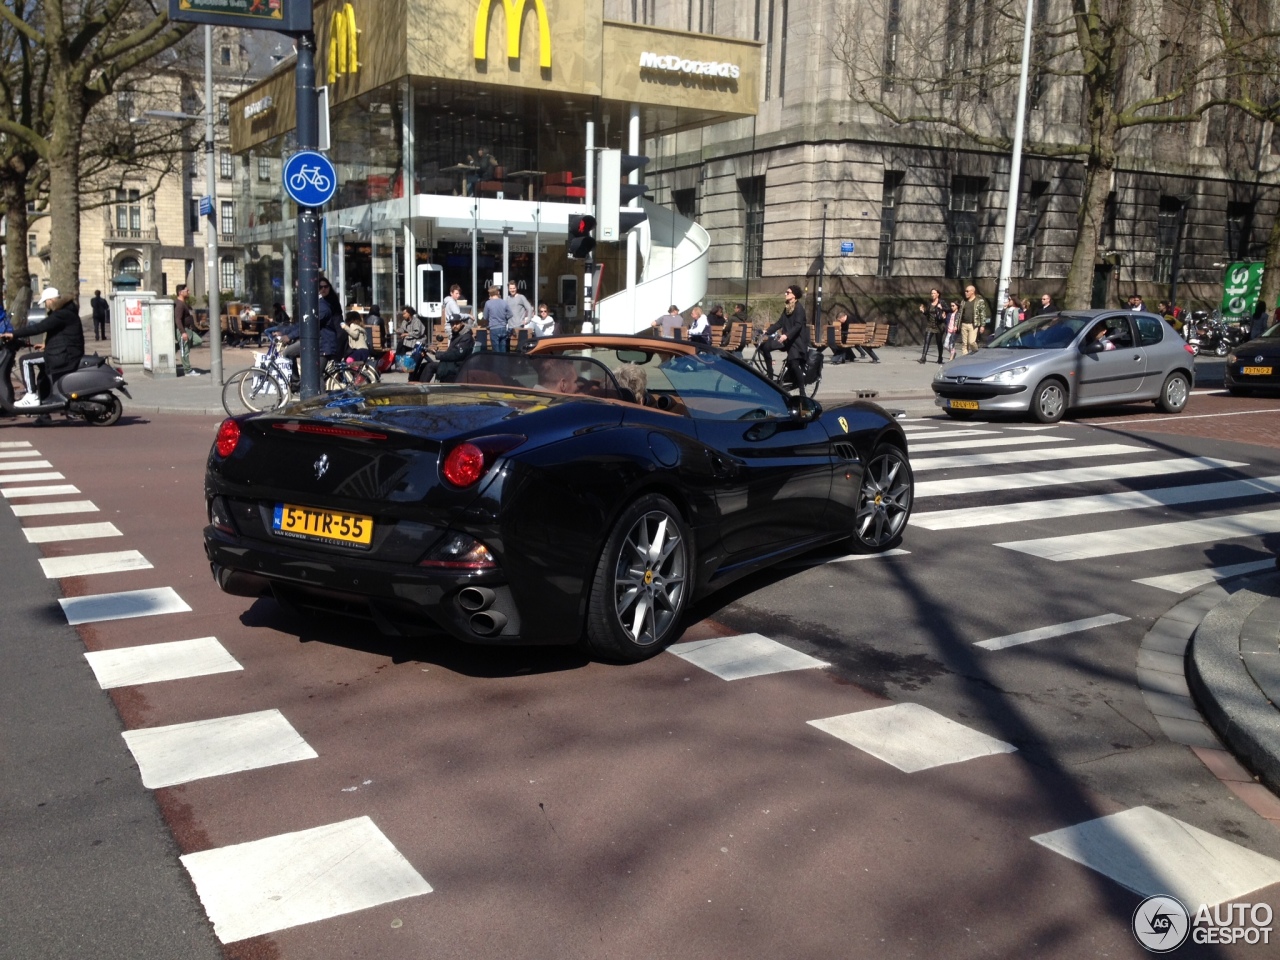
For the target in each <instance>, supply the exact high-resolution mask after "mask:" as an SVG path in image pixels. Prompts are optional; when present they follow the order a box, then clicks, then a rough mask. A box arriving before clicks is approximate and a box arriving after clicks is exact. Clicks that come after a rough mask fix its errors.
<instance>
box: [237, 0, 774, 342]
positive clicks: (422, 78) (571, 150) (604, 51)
mask: <svg viewBox="0 0 1280 960" xmlns="http://www.w3.org/2000/svg"><path fill="white" fill-rule="evenodd" d="M615 5H616V4H615ZM605 13H606V0H350V2H349V3H346V2H339V0H322V2H318V3H316V5H315V24H316V37H317V52H316V74H317V86H320V85H327V87H328V101H329V111H328V115H329V144H330V145H329V149H328V151H327V155H328V157H329V159H330V160H331V161H333V163H334V165H335V167H336V169H337V173H338V186H337V193H336V195H335V197H334V199H333V200H332V201H331V202H330V203H329V205H328V206H327V207H326V209H325V232H326V241H325V248H326V254H325V256H326V262H325V267H326V271H327V273H328V274H329V275H330V276H331V277H332V278H334V279H335V280H341V282H342V284H343V287H344V289H345V300H346V302H348V303H351V302H356V303H363V304H368V303H377V304H379V305H380V306H381V308H382V314H383V316H384V317H387V316H389V315H390V313H391V309H389V308H398V306H399V305H400V304H403V303H412V304H413V305H414V306H415V307H416V308H418V309H419V310H420V311H422V312H423V313H424V314H425V315H426V316H433V315H434V316H435V317H438V316H439V314H440V311H439V306H438V304H439V301H440V299H441V297H442V295H443V292H446V291H447V290H448V288H449V286H450V285H451V284H453V283H458V284H459V285H461V287H462V290H463V295H464V297H465V298H466V299H469V300H471V301H473V302H475V301H482V300H483V299H484V292H483V291H484V288H485V287H486V286H488V284H489V283H491V282H493V281H494V279H495V278H499V277H502V276H505V277H506V278H508V279H510V280H514V281H516V282H517V284H518V285H519V286H520V288H521V290H522V291H523V292H524V293H525V294H526V295H527V296H528V297H529V299H530V300H531V301H533V302H534V303H537V302H538V300H545V301H547V302H549V303H550V304H551V306H552V308H553V310H554V311H556V312H557V316H559V317H560V318H561V319H569V320H572V319H573V318H574V317H578V316H581V313H580V311H581V308H582V300H581V298H582V286H581V280H582V264H581V263H580V262H578V261H574V260H570V259H568V257H567V255H566V239H567V233H568V225H569V220H570V218H571V217H572V216H574V215H575V214H581V213H582V212H584V210H583V206H582V205H583V204H584V203H585V194H586V191H585V188H584V185H583V179H582V178H583V174H584V172H585V165H586V161H585V154H586V146H587V144H586V128H587V123H588V121H592V122H594V136H595V146H596V147H610V148H620V149H622V150H623V152H624V153H643V152H644V147H643V144H645V143H646V142H650V143H652V142H655V141H656V140H658V139H659V138H665V139H668V140H670V139H671V138H670V137H669V136H668V135H672V134H675V135H679V134H681V133H683V132H685V131H692V130H697V129H699V128H702V127H706V126H710V125H713V124H719V123H723V122H725V121H727V120H737V119H742V118H747V117H751V116H753V115H754V113H755V110H756V105H757V83H756V74H757V73H758V64H759V59H760V58H759V49H760V44H758V43H756V42H754V41H750V40H741V39H730V38H724V37H716V36H708V35H705V34H698V33H692V32H686V31H679V30H670V29H664V28H660V27H655V26H650V25H645V24H637V23H629V22H621V21H615V20H610V19H606V17H605ZM294 104H295V76H294V67H293V61H292V60H289V61H286V62H285V63H283V64H282V65H281V66H280V67H279V68H277V70H276V71H275V72H273V73H272V74H271V75H270V76H268V77H267V78H266V79H265V80H263V81H262V82H260V83H259V84H257V85H256V86H254V87H252V88H250V89H249V90H247V91H246V92H244V93H243V94H242V95H240V96H239V97H237V98H236V99H235V100H234V101H233V102H232V104H231V107H230V115H231V117H230V119H231V139H232V145H233V150H234V151H235V152H236V153H237V154H240V155H242V157H243V158H244V161H245V167H246V169H249V170H251V171H252V170H256V171H258V174H257V178H256V179H259V180H261V181H262V182H261V183H253V184H251V186H250V187H246V188H244V189H242V190H239V191H238V192H239V193H240V196H238V197H237V198H236V202H237V203H238V204H239V209H238V211H237V220H236V223H237V227H238V230H237V235H238V240H239V241H240V242H241V243H243V244H244V246H245V247H246V249H247V250H248V251H249V263H248V265H247V270H246V276H245V281H246V284H245V286H246V288H247V291H248V293H249V296H250V297H251V298H252V299H253V300H255V301H261V302H264V303H269V302H271V301H273V300H283V301H285V302H287V303H289V304H290V305H291V306H292V305H295V304H294V303H293V301H294V297H293V295H292V290H293V287H294V283H293V276H292V274H293V270H294V263H295V257H296V253H295V249H294V246H295V235H296V226H295V223H296V214H297V211H296V209H295V207H294V205H293V203H292V201H291V200H289V199H288V196H287V194H286V193H285V191H284V189H283V186H282V185H281V184H280V183H279V169H280V164H279V163H278V160H279V158H282V157H287V156H288V155H289V154H290V153H292V152H293V151H294V150H295V149H296V139H295V134H294V126H295V116H294ZM322 124H323V118H322ZM481 151H484V152H485V153H487V154H489V155H490V156H491V157H492V161H486V160H484V159H483V155H482V153H481ZM250 179H251V180H253V179H255V178H253V177H251V178H250ZM271 180H274V181H275V182H274V183H271V182H270V181H271ZM651 209H653V210H654V211H655V214H656V212H657V210H658V208H651ZM645 230H648V227H647V226H646V228H645ZM690 231H695V232H699V233H702V232H701V231H700V228H696V227H693V226H690V225H688V224H687V223H686V221H683V220H680V221H678V222H677V219H676V218H675V217H674V214H673V215H672V222H671V223H670V224H665V225H662V224H659V225H657V226H655V227H654V229H653V231H652V232H653V242H654V244H655V245H658V246H655V247H654V248H653V250H650V249H649V248H648V247H644V246H639V244H637V242H636V241H632V247H633V249H632V251H631V254H630V256H629V255H628V244H627V242H625V240H626V238H624V242H620V243H618V244H607V243H601V244H599V245H598V247H597V259H598V260H601V261H602V262H603V263H604V265H605V268H604V275H603V281H602V287H603V294H604V295H605V296H608V295H609V294H610V293H619V292H621V291H623V290H624V289H625V288H626V287H628V286H629V285H635V284H637V283H639V282H640V279H641V278H642V277H647V280H648V281H649V285H650V287H651V288H652V289H651V290H650V296H649V299H651V300H653V301H654V302H655V303H656V302H657V300H658V299H661V301H662V307H661V308H660V309H658V310H656V311H655V312H654V313H652V315H649V316H646V318H645V319H646V323H647V321H648V320H650V319H652V318H653V317H656V316H657V314H658V313H660V312H663V310H664V309H665V305H666V304H667V303H669V302H671V301H672V300H678V299H679V296H677V295H676V294H677V293H678V292H679V291H676V290H675V287H677V286H679V285H680V284H684V285H685V286H687V287H689V289H688V290H685V291H684V293H683V296H684V297H685V298H686V299H687V298H688V297H689V296H692V295H694V294H695V293H696V296H694V299H693V300H691V301H690V302H689V303H684V304H682V307H687V306H689V305H691V303H692V302H696V301H697V299H700V298H701V295H702V292H703V291H704V290H705V286H706V262H705V261H706V244H705V243H703V244H702V249H701V251H698V250H697V249H696V248H697V244H696V243H695V244H693V245H692V246H691V245H690V244H689V243H687V242H686V241H687V240H688V234H689V233H690ZM637 232H643V231H633V232H632V233H633V234H635V233H637ZM702 236H703V237H705V233H702ZM647 238H648V235H647V233H646V234H645V237H644V239H645V241H646V242H647ZM662 245H665V247H666V249H659V247H660V246H662ZM638 246H639V252H637V250H636V249H635V248H636V247H638ZM690 249H691V250H692V251H693V253H692V255H690V254H689V253H688V252H687V251H688V250H690ZM681 251H685V252H681ZM699 254H700V256H701V258H702V260H701V265H700V266H699V265H698V264H696V263H682V262H681V258H682V257H686V258H687V259H690V260H693V259H696V258H697V255H699ZM650 259H652V263H650V262H649V261H650ZM650 268H652V269H650ZM699 271H700V274H701V280H700V282H701V285H702V289H701V290H697V289H696V287H697V286H698V283H699V279H698V277H697V276H696V274H698V273H699ZM659 273H663V275H666V274H671V277H670V278H669V282H668V289H665V290H664V289H661V288H662V283H661V282H659V281H658V279H657V275H658V274H659ZM677 274H678V275H679V279H678V280H677V278H676V275H677ZM690 274H693V275H695V276H693V279H692V280H690V279H689V276H690ZM629 278H630V283H628V279H629ZM648 309H649V307H648V306H642V305H641V303H640V301H638V300H637V301H628V311H629V312H632V311H636V312H643V311H647V310H648Z"/></svg>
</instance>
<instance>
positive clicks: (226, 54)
mask: <svg viewBox="0 0 1280 960" xmlns="http://www.w3.org/2000/svg"><path fill="white" fill-rule="evenodd" d="M222 65H223V66H224V67H229V66H231V48H230V47H223V48H222Z"/></svg>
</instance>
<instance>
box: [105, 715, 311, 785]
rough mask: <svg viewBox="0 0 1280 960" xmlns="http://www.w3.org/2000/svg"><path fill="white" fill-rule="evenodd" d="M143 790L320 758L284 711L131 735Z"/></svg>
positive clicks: (126, 737)
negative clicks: (144, 788)
mask: <svg viewBox="0 0 1280 960" xmlns="http://www.w3.org/2000/svg"><path fill="white" fill-rule="evenodd" d="M121 736H122V737H124V742H125V743H126V744H128V746H129V752H130V753H132V754H133V759H134V761H136V762H137V764H138V770H139V772H140V773H141V774H142V785H143V786H144V787H147V788H148V789H151V790H156V789H159V788H160V787H172V786H176V785H177V784H179V783H190V782H191V781H192V780H204V779H207V778H209V777H221V776H225V775H227V774H231V773H241V772H242V771H245V770H257V769H259V768H261V767H274V766H276V765H277V764H281V763H293V762H295V761H298V760H314V759H315V758H316V757H318V756H319V754H318V753H316V752H315V751H314V750H313V749H311V745H310V744H309V743H307V741H305V740H303V739H302V737H301V736H300V735H299V734H298V731H297V730H295V729H293V725H292V724H290V723H289V721H288V720H286V719H285V717H284V714H282V713H281V712H280V711H279V710H259V711H258V712H256V713H242V714H240V715H238V716H234V717H214V718H213V719H211V720H197V721H195V722H194V723H177V724H174V725H172V726H168V727H149V728H147V729H145V730H126V731H124V733H122V734H121Z"/></svg>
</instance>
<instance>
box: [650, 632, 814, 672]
mask: <svg viewBox="0 0 1280 960" xmlns="http://www.w3.org/2000/svg"><path fill="white" fill-rule="evenodd" d="M667 650H668V652H670V653H674V654H675V655H676V656H677V657H679V658H680V659H682V660H687V661H688V662H689V663H692V664H693V665H694V666H695V667H700V668H702V669H703V670H705V671H707V672H708V673H713V674H715V675H716V676H717V677H719V678H720V679H721V680H743V679H745V678H747V677H763V676H766V675H767V674H771V673H785V672H787V671H789V670H812V669H815V668H817V667H825V666H827V664H826V663H824V662H823V661H821V660H817V659H815V658H813V657H811V656H809V655H808V654H807V653H801V652H800V651H799V650H792V649H791V648H790V647H788V646H785V645H783V644H781V643H778V642H777V641H776V640H770V639H769V638H768V637H764V636H761V635H760V634H758V633H744V634H742V635H741V636H737V637H715V638H713V639H711V640H694V641H691V642H689V643H675V644H672V645H671V646H669V647H667Z"/></svg>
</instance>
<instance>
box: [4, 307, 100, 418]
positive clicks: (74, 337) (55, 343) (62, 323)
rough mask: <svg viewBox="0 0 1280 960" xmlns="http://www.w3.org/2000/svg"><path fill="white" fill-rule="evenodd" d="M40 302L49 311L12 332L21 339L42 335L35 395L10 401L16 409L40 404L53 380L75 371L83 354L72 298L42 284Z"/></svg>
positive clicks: (81, 334) (81, 337)
mask: <svg viewBox="0 0 1280 960" xmlns="http://www.w3.org/2000/svg"><path fill="white" fill-rule="evenodd" d="M40 303H41V304H42V305H43V306H44V308H45V309H46V310H47V311H49V313H48V316H46V317H45V318H44V319H43V320H40V321H38V322H36V323H31V324H28V325H27V326H25V327H18V328H17V329H15V330H14V331H13V334H14V336H15V337H19V338H21V339H23V340H25V339H27V338H28V337H33V336H36V335H37V334H41V333H43V334H44V335H45V338H44V358H45V362H44V364H43V367H44V369H43V370H41V372H40V378H39V381H38V382H37V389H38V391H39V394H38V395H37V394H33V393H29V394H27V395H26V396H25V397H23V398H22V399H21V400H19V401H18V402H17V403H16V404H14V406H15V407H18V408H21V407H38V406H40V404H41V403H43V402H44V401H45V400H47V399H48V397H49V394H50V392H51V391H52V389H53V384H54V383H55V382H56V381H57V379H58V378H59V377H61V376H63V375H64V374H67V373H71V372H72V371H73V370H75V369H76V367H78V366H79V365H80V358H81V357H83V356H84V327H83V326H81V323H80V311H79V310H78V309H77V308H76V300H75V297H63V296H61V295H60V294H59V293H58V291H57V289H56V288H55V287H45V288H44V290H43V291H42V292H41V294H40Z"/></svg>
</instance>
